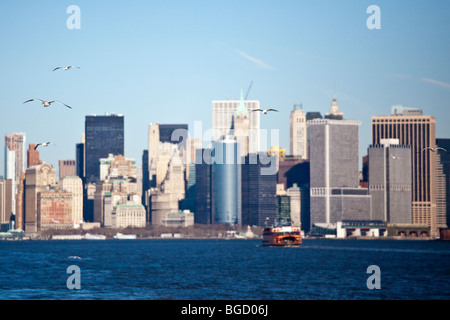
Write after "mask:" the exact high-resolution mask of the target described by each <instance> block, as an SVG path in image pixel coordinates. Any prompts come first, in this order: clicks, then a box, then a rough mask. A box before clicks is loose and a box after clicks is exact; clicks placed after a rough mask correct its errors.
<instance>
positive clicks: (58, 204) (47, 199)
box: [37, 187, 73, 231]
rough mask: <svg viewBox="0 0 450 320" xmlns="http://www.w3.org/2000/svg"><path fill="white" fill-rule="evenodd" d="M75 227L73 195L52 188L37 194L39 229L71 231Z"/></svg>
mask: <svg viewBox="0 0 450 320" xmlns="http://www.w3.org/2000/svg"><path fill="white" fill-rule="evenodd" d="M72 227H73V220H72V193H71V192H67V191H64V190H61V189H60V188H56V187H52V188H50V189H48V190H45V191H44V190H42V191H40V192H38V194H37V229H38V230H39V231H44V230H48V229H69V228H72Z"/></svg>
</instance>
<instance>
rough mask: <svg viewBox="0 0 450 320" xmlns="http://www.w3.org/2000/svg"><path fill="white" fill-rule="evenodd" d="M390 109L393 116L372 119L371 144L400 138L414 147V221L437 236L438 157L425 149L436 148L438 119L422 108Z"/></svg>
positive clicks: (395, 107)
mask: <svg viewBox="0 0 450 320" xmlns="http://www.w3.org/2000/svg"><path fill="white" fill-rule="evenodd" d="M391 110H392V111H391V115H390V116H373V117H372V145H379V144H380V143H381V139H398V140H399V144H401V145H410V146H411V152H412V222H413V223H414V224H426V225H428V226H430V228H431V236H436V235H437V234H438V230H437V227H438V225H437V215H436V212H437V208H436V206H437V203H436V197H437V184H436V177H437V168H436V164H437V159H436V157H437V154H436V152H432V151H431V150H430V149H426V148H428V147H435V146H436V119H435V117H433V116H428V115H423V113H422V111H421V110H420V109H414V108H404V107H402V106H393V107H392V109H391Z"/></svg>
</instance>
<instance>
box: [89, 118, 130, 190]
mask: <svg viewBox="0 0 450 320" xmlns="http://www.w3.org/2000/svg"><path fill="white" fill-rule="evenodd" d="M110 153H112V154H114V155H119V154H121V155H124V117H123V115H121V114H111V115H108V114H106V115H104V116H98V115H91V116H86V121H85V162H84V164H85V178H86V182H96V181H98V180H99V178H100V166H99V159H100V158H106V157H108V155H109V154H110Z"/></svg>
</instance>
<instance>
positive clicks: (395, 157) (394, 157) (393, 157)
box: [392, 156, 400, 159]
mask: <svg viewBox="0 0 450 320" xmlns="http://www.w3.org/2000/svg"><path fill="white" fill-rule="evenodd" d="M392 159H400V158H399V157H397V156H392Z"/></svg>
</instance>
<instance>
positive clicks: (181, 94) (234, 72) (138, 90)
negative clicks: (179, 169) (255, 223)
mask: <svg viewBox="0 0 450 320" xmlns="http://www.w3.org/2000/svg"><path fill="white" fill-rule="evenodd" d="M70 5H76V6H78V7H79V8H80V29H69V28H68V27H67V20H68V19H69V20H70V21H72V20H71V19H70V17H71V16H72V12H71V13H67V8H68V7H69V6H70ZM370 5H377V6H378V7H379V8H380V12H381V15H380V17H381V19H380V25H381V29H373V30H372V29H369V28H368V27H367V25H366V21H367V19H368V18H370V17H371V15H372V13H367V8H368V7H369V6H370ZM0 48H1V50H0V93H1V99H0V107H1V113H0V128H1V133H2V138H1V140H0V141H1V142H0V147H1V148H2V150H3V149H4V135H5V134H9V133H12V132H25V133H26V136H27V148H28V144H29V143H37V142H43V141H51V142H54V143H55V145H54V146H49V147H47V148H45V149H42V150H41V152H40V157H41V159H42V160H44V161H46V162H48V163H51V164H52V165H53V166H54V167H55V168H56V169H58V160H62V159H75V144H76V143H78V142H79V141H80V139H81V134H82V133H83V132H84V120H85V116H86V115H90V114H100V115H103V114H105V113H106V112H109V113H121V114H123V115H124V117H125V156H127V157H130V158H135V159H136V160H137V163H138V165H140V164H141V157H142V151H143V150H144V149H147V145H148V138H147V133H148V125H149V123H155V122H160V123H187V124H188V125H189V127H190V129H192V128H193V125H194V121H202V126H203V129H204V130H206V129H209V128H211V118H212V117H211V101H212V100H222V99H226V98H227V97H229V98H230V99H238V98H239V95H240V91H241V90H243V91H244V93H246V91H247V89H248V87H249V85H250V83H251V82H252V81H253V85H252V87H251V90H250V92H249V95H248V99H252V100H253V99H255V100H259V101H260V103H261V106H262V107H263V108H268V107H275V108H277V109H279V110H280V112H278V113H272V114H270V115H266V116H262V117H261V127H262V128H266V129H278V130H280V131H279V133H280V146H281V147H284V148H286V150H287V152H289V115H290V112H291V110H292V107H293V105H294V104H299V103H302V104H303V109H304V110H305V111H320V112H321V113H322V115H323V114H324V113H326V112H327V111H328V110H329V107H330V104H331V100H332V98H333V94H336V98H337V100H338V102H339V105H340V108H341V111H342V112H344V117H345V118H346V119H352V120H359V121H361V122H362V125H361V127H360V146H359V149H360V158H361V157H362V156H363V155H365V154H366V152H367V147H368V146H369V144H370V139H371V137H370V120H371V116H372V115H386V114H389V113H390V108H391V106H392V105H397V104H401V105H404V106H407V107H416V108H421V109H423V112H424V114H429V115H433V116H435V117H436V119H437V137H439V138H450V126H449V125H448V122H449V120H450V116H449V107H450V103H449V102H450V1H448V0H445V1H444V0H440V1H425V0H424V1H417V0H408V1H404V0H396V1H382V0H371V1H364V0H347V1H338V0H330V1H325V0H311V1H306V0H281V1H280V0H277V1H275V0H244V1H235V0H232V1H229V0H224V1H218V0H208V1H206V0H202V1H200V0H176V1H175V0H168V1H167V0H165V1H147V0H142V1H136V0H130V1H100V0H96V1H81V0H71V1H56V0H55V1H16V0H15V1H1V2H0ZM65 65H76V66H79V67H80V69H72V70H68V71H61V70H58V71H55V72H52V70H53V68H55V67H56V66H65ZM31 98H41V99H44V100H60V101H62V102H64V103H66V104H68V105H70V106H72V109H67V108H65V107H63V106H61V105H52V106H51V107H50V108H42V107H41V106H40V104H39V103H38V102H32V103H27V104H23V102H24V101H25V100H27V99H31ZM191 133H192V134H193V132H191ZM360 162H361V160H360ZM0 165H1V170H0V175H3V174H4V170H3V168H4V154H3V152H2V154H1V156H0Z"/></svg>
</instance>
